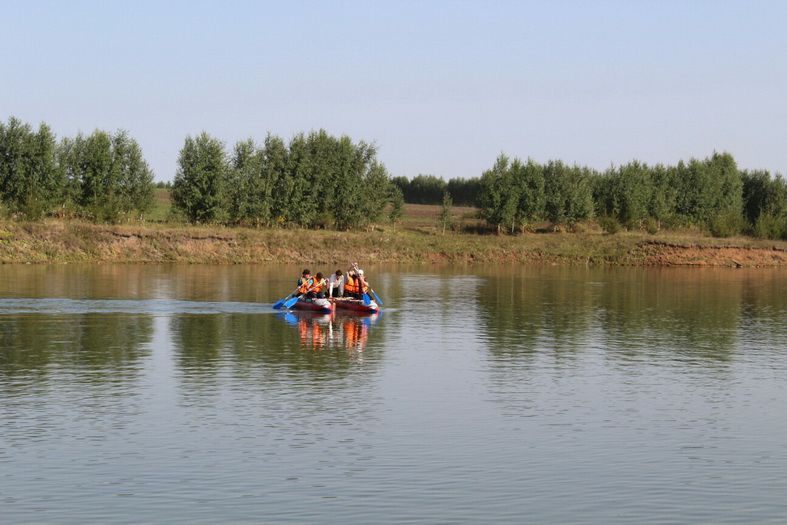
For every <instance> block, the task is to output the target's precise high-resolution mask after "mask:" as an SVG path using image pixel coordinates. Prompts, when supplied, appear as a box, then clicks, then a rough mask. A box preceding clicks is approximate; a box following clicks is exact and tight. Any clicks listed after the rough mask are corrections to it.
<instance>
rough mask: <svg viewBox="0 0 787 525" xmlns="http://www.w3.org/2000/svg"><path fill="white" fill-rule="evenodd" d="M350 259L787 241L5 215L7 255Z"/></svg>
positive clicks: (441, 259)
mask: <svg viewBox="0 0 787 525" xmlns="http://www.w3.org/2000/svg"><path fill="white" fill-rule="evenodd" d="M435 208H437V207H435ZM420 211H423V210H420ZM435 213H437V211H436V210H435ZM406 217H407V216H406ZM410 220H411V222H413V223H415V222H416V221H415V220H413V218H412V217H410ZM348 257H351V258H352V259H357V260H359V261H363V263H364V264H377V263H427V264H441V263H451V264H496V263H500V264H512V263H514V264H515V263H534V264H566V265H600V266H604V265H610V266H664V267H666V266H696V267H747V268H750V267H787V242H784V241H770V240H761V239H753V238H747V237H733V238H725V239H718V238H712V237H706V236H703V235H700V234H697V233H692V232H668V233H659V234H655V235H651V234H648V233H645V232H619V233H617V234H614V235H611V234H608V233H604V232H603V231H601V230H600V228H596V229H594V230H591V229H590V225H588V230H587V231H583V232H573V233H569V232H545V233H527V234H523V235H494V234H477V233H465V232H456V231H448V232H446V233H445V234H442V233H441V230H440V228H439V226H436V225H435V226H423V225H422V226H417V225H410V226H406V227H400V228H398V229H396V230H395V231H394V229H393V228H392V227H390V226H389V227H384V228H371V229H369V230H368V231H349V232H338V231H331V230H296V229H281V228H259V229H254V228H239V227H234V228H227V227H216V226H190V225H176V224H125V225H106V224H93V223H90V222H85V221H77V220H69V221H66V220H58V219H48V220H43V221H37V222H17V221H2V222H0V263H43V264H63V263H81V262H102V263H189V264H244V263H267V262H277V263H311V264H315V263H320V264H330V263H339V264H341V263H346V262H347V260H348Z"/></svg>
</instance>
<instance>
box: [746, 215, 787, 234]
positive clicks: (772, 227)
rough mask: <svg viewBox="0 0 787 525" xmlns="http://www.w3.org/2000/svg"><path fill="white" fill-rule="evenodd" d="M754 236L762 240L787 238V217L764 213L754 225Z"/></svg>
mask: <svg viewBox="0 0 787 525" xmlns="http://www.w3.org/2000/svg"><path fill="white" fill-rule="evenodd" d="M753 233H754V236H755V237H759V238H760V239H774V240H775V239H783V238H787V217H776V216H774V215H772V214H770V213H763V214H761V215H760V216H759V217H758V218H757V221H756V222H755V223H754V232H753Z"/></svg>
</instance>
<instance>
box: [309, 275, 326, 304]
mask: <svg viewBox="0 0 787 525" xmlns="http://www.w3.org/2000/svg"><path fill="white" fill-rule="evenodd" d="M327 287H328V281H326V280H325V277H324V276H323V274H322V272H317V275H315V276H314V279H313V280H312V285H311V287H309V290H308V291H307V292H306V297H308V298H309V299H325V290H326V288H327Z"/></svg>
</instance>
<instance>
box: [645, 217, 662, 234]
mask: <svg viewBox="0 0 787 525" xmlns="http://www.w3.org/2000/svg"><path fill="white" fill-rule="evenodd" d="M643 226H644V227H645V231H646V232H648V233H649V234H651V235H655V234H657V233H658V232H659V230H660V229H661V227H660V226H659V221H657V220H656V219H654V218H653V217H648V218H647V219H645V222H644V224H643Z"/></svg>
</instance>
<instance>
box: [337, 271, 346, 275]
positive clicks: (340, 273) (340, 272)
mask: <svg viewBox="0 0 787 525" xmlns="http://www.w3.org/2000/svg"><path fill="white" fill-rule="evenodd" d="M336 275H344V274H343V273H342V271H341V270H336Z"/></svg>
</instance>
